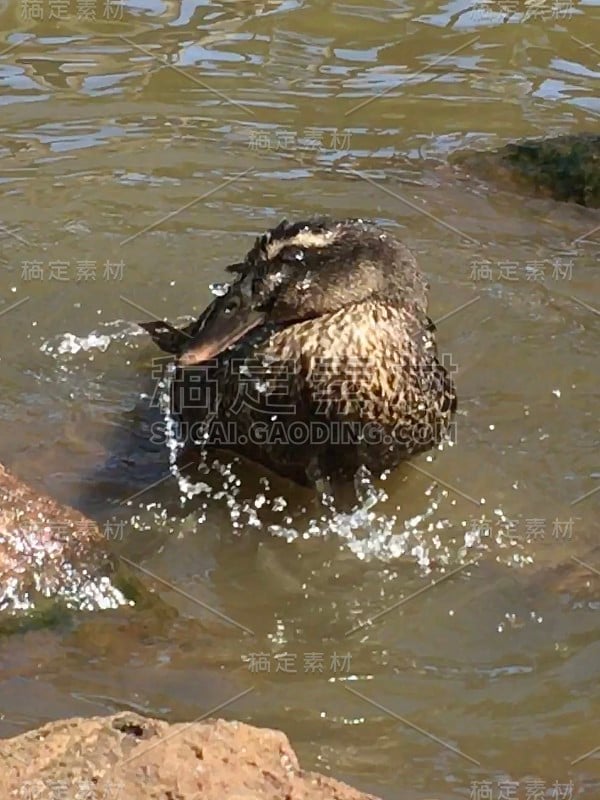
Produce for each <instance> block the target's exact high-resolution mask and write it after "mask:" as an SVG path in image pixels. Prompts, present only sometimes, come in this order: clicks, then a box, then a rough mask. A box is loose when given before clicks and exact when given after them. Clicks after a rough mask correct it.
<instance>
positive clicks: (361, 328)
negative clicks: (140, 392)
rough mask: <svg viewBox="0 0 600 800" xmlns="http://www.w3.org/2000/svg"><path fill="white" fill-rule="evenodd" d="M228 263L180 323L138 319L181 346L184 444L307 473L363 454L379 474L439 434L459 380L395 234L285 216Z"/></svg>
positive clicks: (362, 461)
mask: <svg viewBox="0 0 600 800" xmlns="http://www.w3.org/2000/svg"><path fill="white" fill-rule="evenodd" d="M228 270H229V271H230V272H233V273H235V274H236V275H237V277H236V279H235V280H234V282H233V283H232V284H231V286H230V287H229V288H228V289H227V291H226V292H225V293H224V294H223V295H222V296H219V297H216V298H215V300H214V301H213V302H212V303H211V304H210V305H209V306H208V308H207V309H206V310H205V311H204V312H203V313H202V314H201V315H200V317H199V318H198V320H196V321H195V322H193V323H191V324H190V325H188V326H186V327H185V328H183V329H182V330H181V331H177V330H176V329H174V328H173V327H172V326H170V325H168V324H165V323H161V322H152V323H142V326H143V327H144V328H145V329H146V330H148V331H149V332H150V333H151V335H152V337H153V339H154V340H155V341H156V342H157V344H158V345H159V347H161V349H163V350H165V351H167V352H169V353H173V354H175V355H176V356H177V369H176V375H175V379H174V380H173V383H172V386H171V399H172V406H173V411H174V412H175V414H176V416H177V418H178V419H179V420H180V422H181V423H182V429H183V435H185V436H186V439H187V444H188V446H191V447H194V446H196V447H202V448H207V449H211V448H215V447H221V448H222V447H225V449H229V450H234V451H236V452H238V453H240V454H242V455H244V456H246V457H248V458H250V459H251V460H253V461H257V462H259V463H261V464H263V465H265V466H266V467H268V468H270V469H272V470H273V471H275V472H277V473H279V474H281V475H284V476H286V477H289V478H291V479H293V480H295V481H296V482H298V483H301V484H309V485H311V484H314V483H315V482H316V480H317V479H320V478H326V477H327V478H331V479H336V478H342V479H350V478H352V477H353V475H354V473H355V472H356V470H357V468H358V467H360V466H361V465H364V466H366V467H367V468H368V469H370V470H371V471H374V472H375V473H377V474H379V473H380V472H382V471H383V470H385V469H389V468H391V467H394V466H396V465H397V464H398V463H399V462H400V461H401V460H402V459H404V458H407V457H409V456H410V455H412V454H413V453H416V452H419V451H423V450H427V449H429V448H431V447H432V446H434V445H435V444H437V443H438V442H439V441H440V440H441V439H442V438H443V436H444V435H445V434H446V432H447V429H448V426H449V423H450V420H451V416H452V413H453V412H454V409H455V407H456V396H455V392H454V386H453V383H452V381H451V379H450V376H449V375H448V373H447V371H446V369H445V368H444V367H443V366H442V365H441V364H440V362H439V361H438V358H437V353H436V346H435V340H434V327H433V324H432V323H431V320H430V319H429V318H428V316H427V288H428V287H427V284H426V282H425V280H424V278H423V276H422V275H421V273H420V271H419V269H418V266H417V263H416V261H415V258H414V256H413V255H412V253H411V252H410V251H409V250H408V249H407V248H406V247H405V246H404V245H403V244H401V243H400V242H398V241H397V240H396V239H395V238H394V237H393V236H391V235H390V234H389V233H387V232H385V231H384V230H382V229H381V228H380V227H378V226H377V225H375V224H373V223H368V222H363V221H362V220H344V221H341V222H335V221H331V220H327V219H316V220H309V221H307V222H300V223H295V224H290V223H288V222H286V221H284V222H282V223H281V224H280V225H278V226H277V227H276V228H274V229H273V230H271V231H269V232H268V233H266V234H265V235H264V236H262V237H259V238H258V239H257V241H256V243H255V245H254V247H253V248H252V249H251V250H250V251H249V253H248V254H247V256H246V258H245V259H244V261H243V262H241V263H239V264H234V265H232V266H230V267H228ZM192 425H195V427H196V430H194V431H190V426H192Z"/></svg>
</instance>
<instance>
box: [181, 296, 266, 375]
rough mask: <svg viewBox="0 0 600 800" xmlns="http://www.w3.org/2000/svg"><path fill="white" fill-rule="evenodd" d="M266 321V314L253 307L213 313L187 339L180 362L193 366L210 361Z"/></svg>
mask: <svg viewBox="0 0 600 800" xmlns="http://www.w3.org/2000/svg"><path fill="white" fill-rule="evenodd" d="M264 321H265V315H264V314H263V313H262V312H260V311H254V310H252V309H250V310H238V311H236V312H235V313H233V314H229V315H224V314H213V315H212V316H209V318H208V319H207V320H206V323H205V325H204V326H203V327H202V329H201V330H200V331H198V333H197V334H196V335H195V336H192V337H191V338H190V339H188V340H187V342H186V343H185V345H184V347H183V349H182V351H181V354H180V356H179V363H180V364H182V365H183V366H191V365H193V364H200V363H202V362H203V361H209V360H210V359H211V358H215V357H216V356H218V355H219V353H222V352H223V351H224V350H227V348H228V347H231V346H232V345H234V344H235V343H236V342H239V340H240V339H242V338H243V337H244V336H245V335H246V334H247V333H249V332H250V331H251V330H253V329H254V328H257V327H258V326H259V325H262V323H263V322H264Z"/></svg>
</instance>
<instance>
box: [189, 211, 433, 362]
mask: <svg viewBox="0 0 600 800" xmlns="http://www.w3.org/2000/svg"><path fill="white" fill-rule="evenodd" d="M227 269H228V271H229V272H233V273H235V274H236V275H237V278H236V280H235V281H233V283H231V285H230V286H229V287H228V288H227V291H226V292H225V293H224V294H222V295H221V296H219V297H216V298H215V300H213V302H212V303H211V304H210V305H209V306H208V308H207V309H206V310H205V311H204V312H203V313H202V314H201V316H200V317H199V319H198V321H197V322H196V323H195V324H194V325H193V326H191V327H190V328H188V332H189V336H188V337H187V338H186V339H185V341H184V342H183V344H182V347H181V349H180V351H179V363H180V364H182V365H184V366H189V365H192V364H198V363H200V362H203V361H207V360H209V359H211V358H214V357H215V356H216V355H218V354H219V353H221V352H223V350H225V349H227V348H228V347H231V346H232V345H233V344H235V343H236V342H238V341H239V340H240V339H242V337H244V336H245V335H246V334H247V333H249V332H250V331H252V330H254V329H256V328H258V327H260V326H263V325H270V326H275V327H277V328H284V327H287V326H290V325H294V324H296V323H299V322H303V321H306V320H309V319H314V318H316V317H322V316H325V315H329V314H333V313H335V312H337V311H339V310H340V309H342V308H344V307H345V306H350V305H353V304H357V303H360V302H361V301H365V300H368V299H372V298H376V297H379V298H381V299H382V300H385V301H388V302H391V303H398V302H400V303H401V302H403V301H411V302H413V303H416V304H417V306H419V307H421V308H422V309H423V311H425V306H426V288H427V287H426V284H425V282H424V280H423V279H422V277H421V275H420V273H419V271H418V269H417V265H416V262H415V259H414V257H413V256H412V254H411V253H410V251H409V250H407V249H406V248H405V247H404V246H403V245H402V244H401V243H400V242H398V241H397V240H396V239H394V237H393V236H391V235H390V234H389V233H386V232H385V231H384V230H382V229H381V228H379V227H378V226H376V225H375V224H373V223H367V222H363V221H362V220H345V221H342V222H335V221H331V220H327V219H316V220H310V221H307V222H298V223H294V224H290V223H288V222H287V221H285V220H284V221H283V222H282V223H281V224H279V225H278V226H277V227H276V228H273V229H272V230H271V231H269V232H267V233H266V234H264V235H263V236H261V237H259V238H258V239H257V240H256V243H255V244H254V246H253V247H252V249H251V250H250V251H249V253H248V254H247V255H246V257H245V259H244V260H243V261H242V262H241V263H238V264H232V265H231V266H229V267H227Z"/></svg>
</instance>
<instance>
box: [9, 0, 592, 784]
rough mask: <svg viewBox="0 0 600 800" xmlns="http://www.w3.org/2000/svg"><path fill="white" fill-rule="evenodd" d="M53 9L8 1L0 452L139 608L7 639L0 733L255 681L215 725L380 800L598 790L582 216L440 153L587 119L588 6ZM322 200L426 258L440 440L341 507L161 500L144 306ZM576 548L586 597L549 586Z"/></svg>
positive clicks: (160, 313)
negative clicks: (70, 517)
mask: <svg viewBox="0 0 600 800" xmlns="http://www.w3.org/2000/svg"><path fill="white" fill-rule="evenodd" d="M52 5H54V6H58V5H59V4H52V3H51V2H50V0H40V2H39V3H37V4H33V3H25V2H24V0H17V2H14V3H10V4H9V3H0V23H1V25H0V29H1V30H2V31H4V33H3V35H2V41H1V44H0V104H1V105H2V108H3V113H2V119H1V122H0V245H1V246H0V273H1V282H0V314H1V316H0V343H1V345H2V347H1V350H0V359H1V361H0V363H1V365H2V377H3V388H4V391H3V394H2V396H1V397H0V425H1V426H2V439H1V442H2V444H1V449H0V458H1V459H2V460H4V461H6V462H7V463H9V464H11V465H13V466H14V467H15V468H18V471H19V474H20V475H22V476H30V480H31V482H32V483H33V484H34V485H39V486H41V487H43V488H44V489H45V490H46V491H47V492H48V493H50V494H51V495H52V496H54V497H56V498H58V499H60V500H62V501H66V502H69V503H71V504H73V505H76V506H78V507H80V508H82V509H83V510H85V512H86V513H88V514H90V515H91V516H92V517H94V518H95V519H98V520H99V521H102V522H103V523H104V522H108V523H110V524H116V523H117V522H118V523H122V527H120V528H119V531H121V532H122V536H119V537H118V540H116V541H114V542H113V544H114V547H115V550H117V551H118V552H119V553H120V554H121V555H122V556H123V557H124V558H126V559H127V560H128V562H130V563H131V564H133V565H139V567H141V568H142V569H143V570H145V571H144V572H142V571H140V573H139V574H140V578H141V579H142V580H144V581H145V582H147V584H148V585H149V586H151V587H152V588H153V589H154V590H155V594H154V595H153V596H152V601H150V600H148V601H147V602H145V603H142V604H141V605H140V606H139V607H136V608H123V609H120V610H111V611H106V612H104V613H102V614H95V615H85V614H84V615H81V616H79V617H77V618H75V619H74V620H73V622H72V624H71V626H70V627H69V628H64V629H62V630H56V631H30V632H28V633H24V634H22V635H19V636H13V637H12V638H11V639H10V640H8V641H5V642H4V643H3V644H0V648H1V650H2V661H1V664H2V666H1V667H0V681H1V683H2V688H1V696H2V701H1V703H0V706H1V707H0V712H1V714H2V716H1V717H0V734H1V735H5V736H8V735H12V734H14V733H16V732H18V731H20V730H23V729H27V728H30V727H33V726H35V725H37V724H39V723H40V722H41V721H44V720H46V719H49V718H56V717H61V716H67V715H69V714H90V713H105V712H108V711H110V710H112V709H115V708H123V707H132V708H136V709H140V708H141V709H143V710H145V711H146V712H147V713H152V714H157V715H161V716H166V717H168V718H170V719H193V718H195V717H197V716H199V715H200V714H202V713H205V712H206V711H207V710H208V709H209V708H211V707H213V706H215V705H217V704H218V703H219V702H225V701H226V700H227V699H228V698H230V697H233V696H235V695H236V694H238V693H239V692H240V691H241V690H243V689H245V688H247V687H249V686H254V690H253V692H251V693H250V694H248V695H246V696H245V697H244V698H243V700H241V701H240V702H238V703H236V704H233V705H232V706H231V707H228V708H227V709H225V710H224V711H223V712H222V713H224V714H226V715H229V716H231V717H238V718H240V719H244V720H247V721H249V722H253V723H255V724H262V725H269V726H274V727H281V728H283V729H284V730H285V731H286V732H287V733H288V735H289V736H290V738H291V740H292V742H293V744H294V746H295V747H296V749H297V750H298V752H299V755H300V757H301V759H302V760H303V762H304V764H305V766H306V767H308V768H316V769H319V770H321V771H324V772H332V773H333V774H335V775H336V776H339V777H341V778H343V779H346V780H348V781H349V782H351V783H353V784H355V785H356V786H358V787H360V788H364V789H365V790H368V791H371V792H373V793H375V794H377V795H379V796H382V797H384V798H386V800H387V798H389V800H391V799H392V798H394V800H395V798H397V797H400V796H402V797H407V798H431V797H436V798H443V799H444V800H450V799H451V798H456V797H465V798H466V797H473V796H474V793H475V791H476V790H477V791H479V792H480V796H481V797H485V794H483V792H484V791H485V790H486V786H487V790H488V796H493V797H494V798H496V797H501V796H502V795H501V787H502V781H509V780H512V781H513V782H518V786H516V788H514V790H513V795H514V796H515V797H517V798H518V799H519V800H522V799H526V798H528V797H529V796H531V797H534V796H535V795H533V793H532V792H533V790H532V789H531V787H532V786H534V782H535V781H537V782H538V787H541V788H540V792H541V791H542V789H543V792H544V794H539V792H538V795H539V796H544V797H552V796H555V797H556V796H557V797H560V796H561V795H560V794H558V795H557V794H556V792H555V794H554V795H552V787H553V786H554V785H555V784H556V785H557V786H559V785H560V786H562V785H568V784H569V782H570V781H572V782H573V787H574V788H573V792H572V796H573V797H576V796H582V797H583V796H589V797H594V796H596V795H597V794H598V783H599V780H600V776H599V774H598V755H597V753H596V754H592V755H590V756H588V757H583V756H585V754H586V753H589V752H591V751H593V750H594V748H597V746H598V740H597V722H596V719H597V703H598V700H597V683H598V663H599V659H598V635H597V624H596V619H597V611H598V604H597V597H598V587H597V580H598V579H597V577H596V574H595V572H594V569H597V567H598V563H597V560H594V559H595V558H597V556H594V555H593V554H592V555H589V553H590V550H591V548H592V546H593V545H594V544H595V542H596V540H597V532H598V527H597V518H598V517H597V508H598V506H597V503H598V495H597V494H595V493H594V490H595V489H596V488H597V482H598V466H597V462H596V458H595V455H596V453H597V445H598V441H597V438H598V437H597V425H596V424H595V420H596V417H597V414H596V413H595V402H594V401H595V399H596V396H597V380H596V379H595V375H596V369H595V366H596V361H597V352H598V347H599V341H598V326H597V312H596V311H595V309H597V308H598V295H597V265H598V246H597V245H598V239H597V231H596V228H597V225H598V215H597V212H595V211H593V210H591V209H585V208H578V207H571V206H564V205H561V204H557V203H553V202H551V201H549V200H540V199H533V198H525V197H517V196H516V195H514V194H512V193H511V192H510V191H509V190H507V189H502V190H500V189H496V188H494V187H492V186H490V185H488V184H485V183H483V182H480V181H475V180H472V181H471V180H469V181H466V180H463V179H461V178H460V176H459V175H458V174H456V173H455V172H453V171H452V170H451V169H450V168H449V167H448V165H447V156H448V155H449V154H450V153H452V152H454V151H456V150H458V149H461V148H465V147H474V148H475V147H476V148H485V147H494V146H497V145H500V144H504V143H505V142H506V141H507V140H508V139H511V138H515V137H519V136H525V135H540V134H546V133H561V132H563V133H564V132H573V131H583V130H598V113H599V112H600V104H599V102H598V91H597V82H598V77H599V74H598V60H597V53H596V52H595V51H594V49H593V48H595V44H594V41H593V37H592V30H593V24H594V21H595V20H596V19H597V7H595V5H594V3H593V2H589V1H588V2H577V1H576V0H573V2H572V3H560V4H558V3H550V2H546V3H535V4H534V3H530V2H518V3H503V2H495V0H490V2H487V3H479V2H478V3H475V2H473V0H458V1H457V2H449V3H440V2H437V1H436V2H425V3H412V2H404V1H403V2H397V1H396V0H394V2H392V1H391V0H389V1H388V0H378V2H376V3H375V4H374V5H366V4H365V3H363V2H343V3H342V2H340V3H338V2H323V1H322V0H307V1H306V2H302V0H283V1H282V2H279V1H276V0H273V1H272V2H268V1H267V2H257V3H248V2H243V0H237V1H235V2H234V1H232V2H211V3H206V2H202V3H200V2H187V1H186V2H174V1H172V0H163V1H162V2H154V1H153V0H143V2H138V1H137V0H136V1H135V2H125V3H123V4H122V5H119V4H113V6H112V8H111V9H110V13H107V14H105V13H104V3H103V2H102V3H101V2H98V3H97V4H96V6H95V9H94V10H95V12H96V13H95V14H89V15H88V16H87V17H86V18H83V16H82V15H81V14H80V13H78V11H80V9H79V6H78V3H77V2H76V0H72V2H70V3H68V4H61V5H63V6H66V5H68V6H69V13H68V14H66V15H63V16H62V17H61V18H57V17H56V16H54V17H51V16H50V12H51V6H52ZM87 5H88V6H90V4H87ZM33 6H36V7H37V8H38V9H39V10H38V12H36V13H37V14H38V16H37V17H34V18H32V17H31V16H27V14H28V13H29V12H28V11H27V9H31V8H32V7H33ZM323 211H325V212H328V213H330V214H331V215H333V216H339V217H343V216H363V217H371V218H373V219H375V220H377V221H378V222H380V223H381V224H384V225H386V226H388V227H390V229H392V230H393V231H394V233H395V234H396V235H398V236H399V237H401V238H402V239H403V240H404V241H405V242H406V243H407V244H408V245H409V246H410V247H411V248H412V249H413V250H414V251H415V253H416V254H417V257H418V259H419V261H420V263H421V266H422V268H423V270H424V271H425V272H426V274H427V276H428V278H429V280H430V283H431V315H432V317H433V319H435V320H437V323H438V343H439V348H440V351H441V353H446V354H448V355H449V356H450V357H452V359H453V363H455V364H457V365H458V374H457V384H458V389H459V401H460V402H459V414H458V417H457V441H456V444H455V446H453V447H445V448H444V449H443V450H441V451H435V452H434V453H431V454H429V455H427V456H423V457H421V458H418V459H415V461H414V462H412V463H411V464H407V465H403V466H402V467H401V468H400V469H398V470H397V471H395V472H394V473H393V474H392V475H390V476H387V477H386V479H385V480H381V478H380V477H379V476H374V477H373V476H371V477H369V476H362V478H359V480H358V482H357V485H356V487H354V488H352V489H351V490H349V493H348V496H347V497H344V498H337V497H336V500H335V502H331V501H330V500H327V499H326V500H325V502H323V501H322V500H321V499H319V498H318V497H315V496H314V495H313V494H312V493H310V492H307V491H306V490H303V489H300V488H298V487H295V486H291V485H290V484H288V483H287V482H285V481H282V480H279V479H277V478H275V477H274V476H266V475H264V474H263V473H262V472H261V471H260V469H256V468H254V467H251V468H249V467H248V465H247V464H242V463H241V462H239V461H237V460H234V459H232V458H223V459H221V461H220V463H219V464H218V465H215V467H214V468H213V469H211V470H210V471H209V472H208V473H207V474H206V475H205V476H202V481H203V482H205V484H206V486H202V485H200V486H198V485H196V486H195V487H192V486H191V485H190V484H189V483H186V482H185V480H184V479H183V478H181V477H180V479H179V482H178V480H176V479H175V477H174V476H173V475H172V471H171V470H172V458H170V453H169V448H168V447H167V446H166V444H165V443H164V442H160V443H157V442H153V441H152V425H153V424H154V422H156V421H157V420H158V421H160V420H161V419H162V417H161V413H162V412H161V409H160V408H159V407H158V406H157V404H156V403H153V402H152V400H153V398H154V396H155V391H156V382H157V380H158V379H159V375H160V374H161V373H158V372H157V369H156V364H155V363H154V364H153V362H152V359H153V358H154V355H155V353H154V352H153V349H152V345H151V344H149V341H148V339H147V337H146V336H145V334H144V333H143V331H141V329H139V328H138V327H137V326H136V325H135V321H136V320H141V319H154V318H167V319H170V320H183V319H184V318H189V316H195V315H197V314H198V313H199V312H200V310H201V309H202V308H203V307H204V306H205V305H206V304H207V302H208V301H209V298H210V296H211V294H210V288H209V286H210V284H211V283H214V282H217V281H221V280H223V278H224V272H223V267H224V265H225V264H227V263H231V262H232V261H237V260H239V258H240V257H241V255H242V254H243V253H244V252H246V250H247V249H248V247H249V246H250V244H251V243H252V241H253V237H254V236H256V235H257V234H258V233H259V232H261V231H263V230H264V229H266V228H268V227H271V226H272V225H273V224H274V223H276V222H277V221H279V220H280V219H281V218H282V217H284V216H286V217H288V218H294V217H305V216H308V215H310V214H312V213H314V212H323ZM12 306H14V308H12V309H11V307H12ZM161 366H162V365H161ZM171 441H172V440H171ZM572 557H576V558H578V559H580V560H581V561H582V562H583V563H584V564H588V565H589V569H588V571H587V572H585V570H586V569H587V567H580V568H581V569H582V574H583V575H586V576H587V577H586V578H585V579H582V581H581V583H582V584H587V590H589V591H588V593H587V594H586V592H582V594H581V596H580V595H578V594H577V593H576V592H573V593H572V594H571V593H567V592H564V593H561V592H560V591H559V589H558V588H557V586H556V585H555V584H553V583H552V580H551V579H550V578H549V577H548V576H551V575H552V574H553V573H552V572H551V569H550V568H551V567H553V566H554V565H556V564H557V563H559V562H563V561H568V560H569V559H570V558H572ZM134 568H136V569H137V568H138V567H134ZM153 576H154V577H153ZM594 581H595V582H596V583H594ZM587 590H586V591H587ZM257 654H258V655H259V654H262V656H261V658H258V655H257ZM307 654H313V656H312V660H311V659H309V660H308V661H307ZM315 654H316V655H315ZM307 664H308V665H311V664H312V667H311V666H307ZM315 664H316V665H317V666H315ZM319 665H320V666H319ZM407 723H411V724H412V726H413V727H411V724H407ZM414 726H417V727H414ZM428 734H430V735H428ZM432 736H433V737H435V738H431V737H432ZM474 782H478V783H477V784H475V783H474ZM557 791H558V790H557ZM565 791H566V790H565ZM490 792H491V794H490ZM528 792H529V795H528ZM563 794H564V792H563ZM508 796H510V795H508ZM564 796H565V797H568V796H569V795H567V794H564Z"/></svg>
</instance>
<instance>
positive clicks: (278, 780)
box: [0, 712, 378, 800]
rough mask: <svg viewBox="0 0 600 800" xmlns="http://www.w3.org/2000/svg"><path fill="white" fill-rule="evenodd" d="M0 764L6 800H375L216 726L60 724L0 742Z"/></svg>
mask: <svg viewBox="0 0 600 800" xmlns="http://www.w3.org/2000/svg"><path fill="white" fill-rule="evenodd" d="M0 763H2V769H1V770H0V796H1V797H3V798H6V800H8V799H9V798H29V797H31V798H33V797H35V798H36V800H57V799H58V798H67V797H68V798H73V800H124V798H127V800H193V799H194V798H198V800H200V798H202V800H225V798H226V799H227V800H284V798H285V800H378V798H376V797H375V796H374V795H370V794H364V793H363V792H359V791H357V790H356V789H353V788H352V787H350V786H348V785H347V784H345V783H341V782H340V781H337V780H334V779H333V778H329V777H326V776H324V775H320V774H318V773H316V772H307V771H305V770H303V769H301V767H300V765H299V763H298V759H297V757H296V754H295V753H294V751H293V749H292V746H291V745H290V743H289V741H288V739H287V737H286V736H285V734H283V733H282V732H281V731H275V730H271V729H268V728H255V727H253V726H251V725H245V724H244V723H242V722H227V721H225V720H222V719H211V720H205V721H202V722H191V723H177V724H173V725H170V724H169V723H167V722H164V721H162V720H158V719H152V718H148V717H142V716H140V715H139V714H134V713H128V712H125V713H120V714H115V715H113V716H110V717H92V718H90V719H81V718H75V719H68V720H60V721H58V722H50V723H48V724H47V725H44V726H43V727H41V728H37V729H36V730H33V731H29V732H27V733H23V734H21V735H20V736H16V737H14V738H13V739H5V740H3V741H0Z"/></svg>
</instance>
